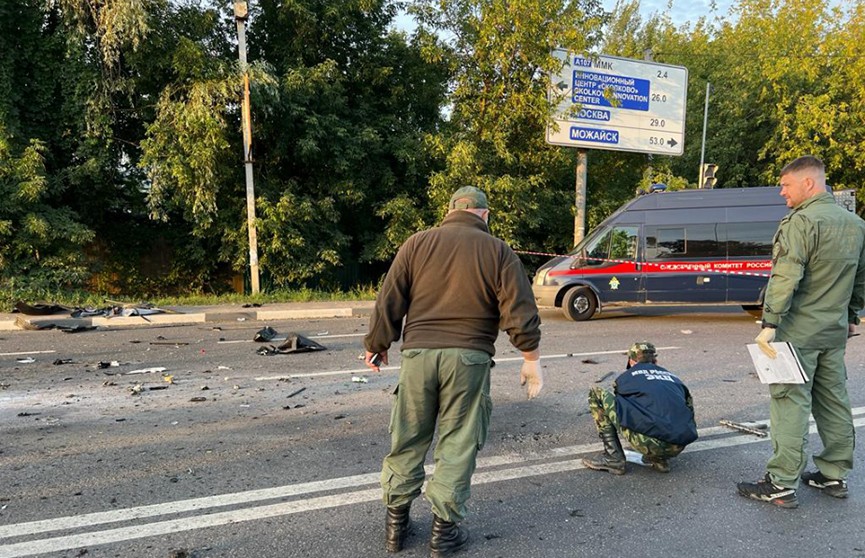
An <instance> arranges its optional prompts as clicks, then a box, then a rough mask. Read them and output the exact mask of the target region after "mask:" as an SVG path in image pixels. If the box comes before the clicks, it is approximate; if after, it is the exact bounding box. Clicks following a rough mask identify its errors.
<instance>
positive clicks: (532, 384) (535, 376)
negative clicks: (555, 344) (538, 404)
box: [520, 360, 544, 399]
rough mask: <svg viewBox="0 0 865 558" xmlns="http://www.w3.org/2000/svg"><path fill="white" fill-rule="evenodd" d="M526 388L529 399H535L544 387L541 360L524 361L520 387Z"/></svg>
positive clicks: (521, 369)
mask: <svg viewBox="0 0 865 558" xmlns="http://www.w3.org/2000/svg"><path fill="white" fill-rule="evenodd" d="M526 384H528V386H527V387H526V392H527V393H528V395H529V399H534V398H535V397H537V396H538V394H539V393H540V392H541V388H542V387H544V378H543V376H542V375H541V361H540V360H524V361H523V367H522V368H520V385H521V386H525V385H526Z"/></svg>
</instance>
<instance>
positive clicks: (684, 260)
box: [532, 187, 789, 321]
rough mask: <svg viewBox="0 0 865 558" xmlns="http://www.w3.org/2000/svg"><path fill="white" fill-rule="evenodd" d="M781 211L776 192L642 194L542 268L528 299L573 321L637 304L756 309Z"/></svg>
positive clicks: (770, 189)
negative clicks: (568, 251) (729, 305)
mask: <svg viewBox="0 0 865 558" xmlns="http://www.w3.org/2000/svg"><path fill="white" fill-rule="evenodd" d="M788 211H789V209H788V208H787V206H786V205H785V200H784V198H782V197H781V196H780V188H778V187H764V188H725V189H701V190H680V191H675V192H656V193H651V194H645V195H642V196H639V197H637V198H635V199H633V200H631V201H630V202H628V203H626V204H625V205H623V206H622V207H620V208H619V209H618V210H617V211H616V212H615V213H613V214H612V215H611V216H610V217H608V218H607V219H606V220H604V221H603V222H602V223H601V224H600V225H599V226H598V227H597V228H595V229H594V230H593V231H592V232H591V233H590V234H589V235H588V236H587V237H586V238H585V239H584V240H583V241H582V242H580V243H579V244H577V246H576V247H575V248H574V249H573V250H572V251H571V252H570V253H569V254H568V255H566V256H557V257H555V258H553V259H552V260H550V261H548V262H547V263H545V264H544V265H542V266H541V267H540V268H539V269H538V271H537V273H536V274H535V277H534V281H533V284H532V289H533V291H534V295H535V300H536V301H537V303H538V305H539V306H555V307H558V308H561V309H562V311H563V313H564V315H565V316H566V317H567V318H568V319H570V320H574V321H583V320H588V319H589V318H591V317H592V316H594V315H595V314H596V313H598V312H600V311H601V310H603V309H604V308H607V307H613V306H629V305H641V304H658V305H673V304H688V305H693V304H713V305H717V304H734V305H741V306H742V307H743V308H744V309H745V310H748V311H750V312H752V313H754V312H759V308H760V304H761V302H762V299H763V292H764V290H765V288H766V283H767V282H768V280H769V271H770V269H771V267H772V262H771V254H772V238H773V236H774V234H775V231H776V230H777V228H778V223H779V222H780V220H781V218H782V217H784V215H786V214H787V212H788Z"/></svg>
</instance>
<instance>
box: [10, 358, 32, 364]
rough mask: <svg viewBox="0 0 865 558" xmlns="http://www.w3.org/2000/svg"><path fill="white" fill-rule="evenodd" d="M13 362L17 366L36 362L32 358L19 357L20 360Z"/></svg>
mask: <svg viewBox="0 0 865 558" xmlns="http://www.w3.org/2000/svg"><path fill="white" fill-rule="evenodd" d="M15 360H16V362H18V363H19V364H32V363H34V362H36V359H35V358H33V357H21V358H17V359H15Z"/></svg>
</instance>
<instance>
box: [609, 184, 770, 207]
mask: <svg viewBox="0 0 865 558" xmlns="http://www.w3.org/2000/svg"><path fill="white" fill-rule="evenodd" d="M780 192H781V189H780V188H779V187H777V186H766V187H754V188H717V189H715V188H713V189H701V190H676V191H672V192H655V193H653V194H644V195H642V196H639V197H637V198H634V199H633V200H631V201H630V202H628V203H626V204H625V205H624V206H623V207H622V209H623V210H631V211H633V210H652V209H688V208H695V209H696V208H712V207H744V206H747V207H753V206H755V205H785V204H786V202H785V200H784V198H782V197H781V195H780Z"/></svg>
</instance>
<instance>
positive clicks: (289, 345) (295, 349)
mask: <svg viewBox="0 0 865 558" xmlns="http://www.w3.org/2000/svg"><path fill="white" fill-rule="evenodd" d="M325 350H327V347H325V346H324V345H320V344H319V343H316V342H315V341H313V340H312V339H309V338H307V337H304V336H303V335H300V334H299V333H289V334H288V336H287V337H286V341H285V343H283V344H282V345H280V346H279V347H274V346H273V345H268V346H267V347H260V348H259V349H258V350H257V351H256V353H258V354H260V355H263V356H271V355H290V354H295V353H309V352H313V351H325Z"/></svg>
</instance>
